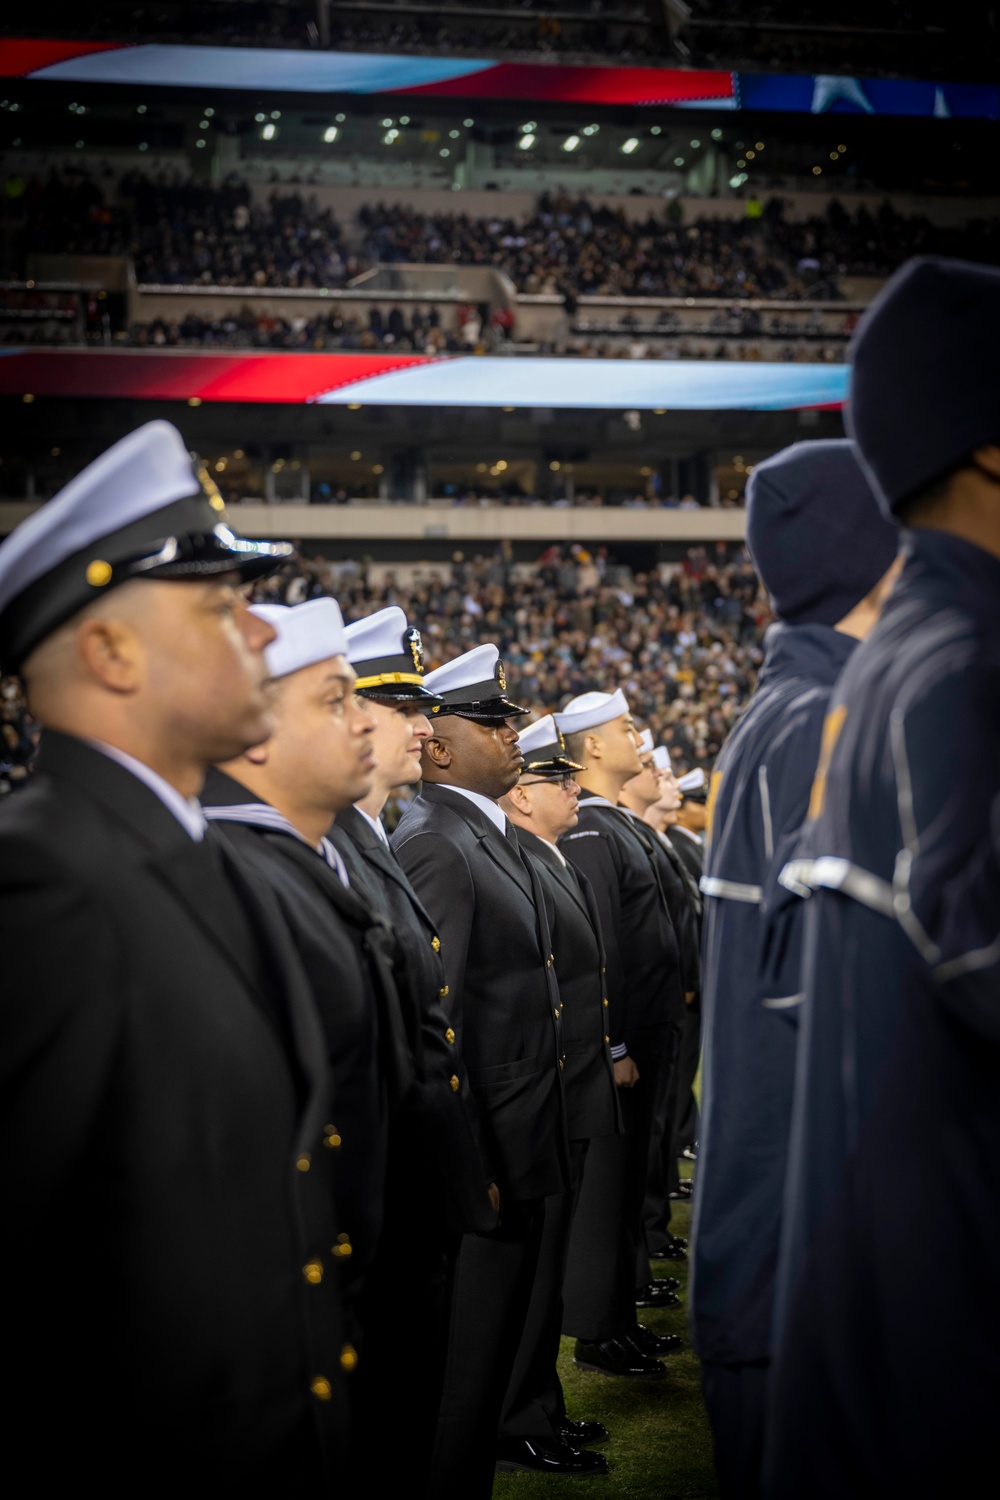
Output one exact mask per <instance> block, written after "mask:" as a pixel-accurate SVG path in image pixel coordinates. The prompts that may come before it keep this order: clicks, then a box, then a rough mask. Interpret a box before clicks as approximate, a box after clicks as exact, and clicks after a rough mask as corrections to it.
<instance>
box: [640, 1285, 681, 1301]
mask: <svg viewBox="0 0 1000 1500" xmlns="http://www.w3.org/2000/svg"><path fill="white" fill-rule="evenodd" d="M635 1305H636V1307H680V1306H681V1299H680V1298H679V1297H678V1295H677V1293H676V1292H674V1291H671V1289H670V1288H669V1287H666V1286H657V1284H656V1282H655V1281H653V1282H650V1284H649V1286H639V1287H636V1289H635Z"/></svg>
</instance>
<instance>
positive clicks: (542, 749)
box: [517, 714, 585, 777]
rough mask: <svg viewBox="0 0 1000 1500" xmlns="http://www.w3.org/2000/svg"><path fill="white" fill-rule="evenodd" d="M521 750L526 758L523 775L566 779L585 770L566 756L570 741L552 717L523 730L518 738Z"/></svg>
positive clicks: (539, 720)
mask: <svg viewBox="0 0 1000 1500" xmlns="http://www.w3.org/2000/svg"><path fill="white" fill-rule="evenodd" d="M517 747H518V749H519V750H520V752H521V754H522V755H523V756H524V765H523V766H522V767H521V775H522V776H524V775H526V774H527V773H529V772H530V773H531V775H532V776H550V777H555V776H566V775H567V774H568V773H569V772H571V771H582V770H584V769H585V767H583V766H581V765H579V764H578V763H577V762H576V761H575V760H570V758H569V756H568V755H567V754H566V741H565V740H564V739H563V737H562V735H561V734H560V733H559V731H558V729H557V728H556V721H555V719H554V718H553V717H552V715H551V714H546V715H545V718H544V719H536V720H535V722H534V724H529V725H528V727H527V729H522V730H521V731H520V733H519V734H518V736H517Z"/></svg>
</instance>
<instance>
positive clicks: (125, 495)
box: [0, 421, 294, 670]
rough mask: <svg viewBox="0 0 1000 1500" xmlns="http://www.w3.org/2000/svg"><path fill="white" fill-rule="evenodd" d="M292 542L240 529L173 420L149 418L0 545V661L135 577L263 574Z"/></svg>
mask: <svg viewBox="0 0 1000 1500" xmlns="http://www.w3.org/2000/svg"><path fill="white" fill-rule="evenodd" d="M293 550H294V549H293V548H292V547H291V546H290V545H289V544H288V543H287V542H278V543H269V542H248V541H245V540H243V539H242V538H241V537H238V536H237V535H236V534H235V533H234V532H233V531H232V530H231V529H230V527H229V525H228V524H227V521H226V515H225V502H224V501H223V499H222V496H221V495H220V494H219V492H218V490H217V489H216V487H215V485H214V484H213V483H212V481H211V480H210V479H209V477H208V474H207V473H206V471H205V469H204V468H203V467H202V466H201V465H199V464H197V463H196V461H193V460H192V457H191V455H190V454H189V453H188V451H187V449H186V448H185V446H184V441H183V439H182V437H181V435H180V433H179V432H178V431H177V428H176V427H173V426H171V424H170V423H169V422H163V421H156V422H147V423H146V424H145V426H143V427H139V428H137V429H136V430H135V432H130V433H129V435H128V437H124V438H122V439H121V441H120V442H118V443H115V445H114V447H112V448H109V449H108V450H107V452H106V453H102V454H101V456H100V457H99V458H96V459H95V460H94V462H93V463H92V464H88V465H87V467H86V468H85V469H83V470H81V472H80V473H79V474H77V476H76V478H75V479H71V480H70V482H69V484H67V485H66V486H65V488H63V489H62V490H60V491H59V493H58V494H57V495H56V496H54V497H53V499H51V500H50V501H49V502H48V503H47V504H46V505H43V506H41V507H40V508H39V509H38V510H36V511H35V512H34V514H33V515H31V516H29V517H28V519H27V520H26V521H22V523H21V525H20V526H18V527H16V528H15V530H14V531H12V532H11V534H10V536H9V537H8V538H7V540H6V541H5V542H3V543H2V545H0V660H2V662H3V665H4V666H5V667H6V668H7V669H8V670H17V668H18V667H20V665H21V663H22V662H23V661H24V659H25V658H26V657H27V656H29V655H30V654H31V652H32V651H33V650H34V649H35V647H36V646H38V645H39V644H40V643H41V642H42V641H43V640H45V638H46V636H49V635H51V634H52V632H53V630H56V629H57V628H58V627H59V626H60V625H62V624H64V623H65V621H66V620H68V619H70V618H71V617H72V616H73V615H75V614H76V613H77V611H78V610H81V609H83V608H84V606H85V605H87V604H90V603H91V602H92V601H93V600H94V599H98V598H100V597H102V596H103V595H104V594H106V593H107V592H108V590H109V589H111V588H114V587H115V586H116V585H117V584H121V583H126V582H127V581H128V580H129V579H132V578H168V579H183V578H198V577H205V576H211V575H212V574H220V573H238V574H239V575H240V577H241V578H243V579H252V578H262V577H264V575H265V574H267V573H271V572H273V571H274V569H275V568H276V567H278V566H279V565H280V563H281V562H282V561H283V560H284V559H285V558H287V557H290V556H291V554H292V551H293Z"/></svg>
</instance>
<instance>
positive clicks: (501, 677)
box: [497, 661, 507, 693]
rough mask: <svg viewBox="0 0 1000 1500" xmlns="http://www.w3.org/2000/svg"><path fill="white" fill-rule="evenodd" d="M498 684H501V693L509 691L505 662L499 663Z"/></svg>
mask: <svg viewBox="0 0 1000 1500" xmlns="http://www.w3.org/2000/svg"><path fill="white" fill-rule="evenodd" d="M497 682H498V683H499V684H500V691H501V693H505V692H506V691H507V674H506V672H505V671H504V669H503V662H502V661H498V662H497Z"/></svg>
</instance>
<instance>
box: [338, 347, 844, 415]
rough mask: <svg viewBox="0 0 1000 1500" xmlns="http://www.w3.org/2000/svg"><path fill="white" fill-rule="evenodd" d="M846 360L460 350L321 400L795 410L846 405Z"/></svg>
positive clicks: (354, 384) (356, 384)
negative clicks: (541, 355) (540, 355)
mask: <svg viewBox="0 0 1000 1500" xmlns="http://www.w3.org/2000/svg"><path fill="white" fill-rule="evenodd" d="M847 383H848V367H847V366H846V365H793V364H764V363H761V364H751V363H747V364H740V363H737V362H735V361H729V362H726V363H719V364H713V363H707V362H705V361H702V360H697V361H694V360H688V361H684V360H677V361H668V360H593V359H534V358H524V359H516V358H498V357H491V356H488V355H485V356H478V355H468V356H460V357H458V358H456V359H445V360H440V361H436V362H435V363H433V364H427V365H417V366H414V367H412V368H410V369H406V370H393V371H390V372H389V373H388V374H386V375H375V376H372V377H371V378H370V379H368V380H358V381H354V382H352V383H351V384H350V385H345V386H343V387H341V388H340V389H338V390H335V391H330V392H328V393H327V394H325V395H322V396H317V398H316V400H317V401H318V402H320V403H321V404H323V405H331V406H343V405H346V404H348V403H354V402H359V403H361V404H368V405H371V406H542V407H552V408H559V409H564V408H570V409H572V408H592V409H595V410H605V411H607V410H612V411H614V410H624V411H628V410H632V409H635V410H639V411H642V410H647V411H648V410H656V409H658V408H659V407H663V408H664V409H665V410H673V411H795V410H798V409H799V408H801V407H806V406H840V405H842V403H843V402H844V401H845V400H846V399H847Z"/></svg>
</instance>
